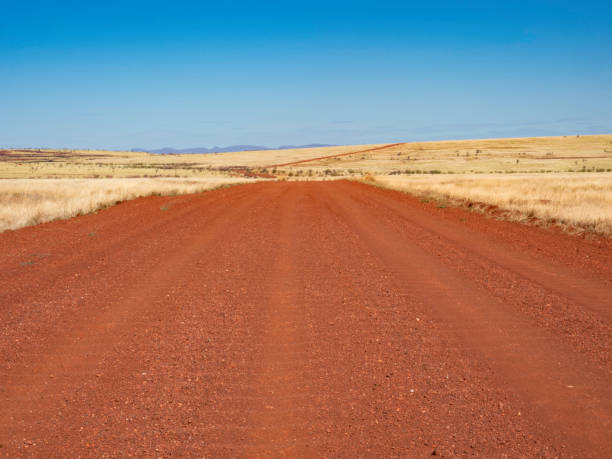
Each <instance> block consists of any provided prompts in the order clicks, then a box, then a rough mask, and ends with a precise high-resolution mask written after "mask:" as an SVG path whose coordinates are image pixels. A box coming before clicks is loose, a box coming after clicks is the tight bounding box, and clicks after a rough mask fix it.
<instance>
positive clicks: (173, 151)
mask: <svg viewBox="0 0 612 459" xmlns="http://www.w3.org/2000/svg"><path fill="white" fill-rule="evenodd" d="M333 146H334V145H329V144H322V143H311V144H308V145H280V146H279V147H276V148H273V147H265V146H261V145H229V146H227V147H217V146H215V147H211V148H206V147H193V148H172V147H164V148H158V149H155V150H148V149H146V148H132V149H131V150H130V151H133V152H139V151H144V152H147V153H154V154H160V155H183V154H202V153H229V152H233V151H257V150H294V149H297V148H319V147H333Z"/></svg>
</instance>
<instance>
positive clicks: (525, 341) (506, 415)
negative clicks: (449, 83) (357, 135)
mask: <svg viewBox="0 0 612 459" xmlns="http://www.w3.org/2000/svg"><path fill="white" fill-rule="evenodd" d="M162 209H167V210H162ZM0 253H1V254H0V266H1V268H2V269H1V270H0V305H1V307H0V402H1V406H2V409H1V410H0V446H1V447H0V455H5V456H7V457H15V456H38V457H60V456H63V457H76V456H105V455H109V456H125V455H128V454H134V455H146V456H154V455H155V456H169V455H174V456H196V455H198V456H199V457H202V456H212V457H218V456H236V455H243V456H244V455H247V456H268V455H288V456H301V457H309V456H344V457H356V456H377V457H380V456H421V455H429V454H432V453H434V452H435V453H436V454H438V455H443V456H455V455H480V456H501V455H510V456H536V455H542V456H559V455H561V456H572V455H576V456H593V457H602V456H609V455H610V450H611V448H612V436H611V435H610V431H611V428H612V426H611V425H610V421H611V416H612V386H611V384H610V374H611V372H612V360H611V358H610V357H611V353H610V343H612V339H611V338H612V329H611V327H610V325H611V310H610V305H611V304H612V244H611V242H610V240H609V239H588V238H583V239H580V238H577V237H573V236H568V235H564V234H561V233H557V232H552V231H547V230H544V229H541V228H535V227H529V226H521V225H519V224H515V223H508V222H499V221H494V220H491V219H486V218H484V217H482V216H481V215H478V214H475V213H470V212H469V211H467V210H463V209H450V208H446V209H438V208H437V207H435V206H434V205H432V204H424V203H421V202H419V201H418V200H417V199H414V198H411V197H409V196H406V195H403V194H400V193H397V192H392V191H388V190H382V189H377V188H373V187H369V186H367V185H362V184H357V183H352V182H305V183H300V182H291V183H286V182H278V183H258V184H250V185H243V186H236V187H232V188H229V189H223V190H217V191H212V192H208V193H204V194H200V195H189V196H182V197H171V198H160V197H151V198H144V199H138V200H134V201H130V202H127V203H123V204H120V205H118V206H115V207H113V208H109V209H106V210H104V211H101V212H99V213H97V214H94V215H89V216H84V217H79V218H75V219H72V220H68V221H63V222H54V223H49V224H44V225H39V226H36V227H31V228H25V229H22V230H19V231H13V232H10V231H9V232H5V233H3V234H0Z"/></svg>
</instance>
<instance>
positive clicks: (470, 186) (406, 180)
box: [368, 173, 612, 234]
mask: <svg viewBox="0 0 612 459" xmlns="http://www.w3.org/2000/svg"><path fill="white" fill-rule="evenodd" d="M368 182H369V183H374V184H377V185H380V186H383V187H388V188H392V189H397V190H401V191H406V192H409V193H411V194H415V195H417V196H421V199H422V200H423V201H424V202H427V201H428V200H431V199H435V200H436V201H437V202H439V203H441V204H442V205H445V206H446V205H447V203H452V204H455V205H461V206H468V207H470V208H471V209H474V210H481V211H486V210H490V208H491V206H496V207H497V208H498V209H499V210H500V211H501V213H498V214H497V216H498V217H501V218H504V219H511V220H518V221H526V220H529V219H530V217H535V218H537V219H539V220H541V221H543V222H551V223H555V224H559V225H561V226H565V227H568V228H573V229H578V230H589V231H593V232H596V233H600V234H612V175H609V174H597V173H595V174H593V173H591V174H578V175H576V174H553V175H539V174H537V175H536V174H529V175H525V174H513V175H512V176H501V175H495V174H479V175H477V176H476V175H454V176H452V177H451V176H436V177H425V176H421V177H415V176H411V177H410V176H404V177H401V176H400V177H389V176H377V177H369V179H368Z"/></svg>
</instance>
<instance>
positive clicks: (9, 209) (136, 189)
mask: <svg viewBox="0 0 612 459" xmlns="http://www.w3.org/2000/svg"><path fill="white" fill-rule="evenodd" d="M247 181H249V180H248V179H240V178H225V177H219V178H207V179H169V178H158V179H98V180H91V179H8V180H0V232H1V231H5V230H8V229H17V228H21V227H24V226H30V225H36V224H38V223H43V222H48V221H51V220H58V219H65V218H70V217H74V216H76V215H83V214H87V213H91V212H95V211H96V210H99V209H102V208H104V207H108V206H111V205H114V204H116V203H118V202H121V201H126V200H129V199H134V198H139V197H143V196H151V195H162V196H172V195H178V194H186V193H197V192H201V191H205V190H211V189H214V188H218V187H221V186H224V185H230V184H236V183H244V182H247Z"/></svg>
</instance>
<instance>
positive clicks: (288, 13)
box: [0, 0, 612, 149]
mask: <svg viewBox="0 0 612 459" xmlns="http://www.w3.org/2000/svg"><path fill="white" fill-rule="evenodd" d="M0 13H1V14H0V102H1V103H2V107H3V109H2V111H1V112H0V148H1V147H52V148H61V147H66V148H108V149H128V148H133V147H142V148H147V149H152V148H160V147H165V146H171V147H175V148H186V147H197V146H205V147H211V146H214V145H219V146H225V145H232V144H255V145H267V146H277V145H282V144H295V145H297V144H307V143H328V144H364V143H383V142H396V141H411V140H438V139H455V138H457V139H459V138H483V137H515V136H540V135H569V134H603V133H612V20H611V18H612V2H609V1H608V2H603V1H602V2H595V1H588V0H586V1H583V2H575V1H562V0H557V1H532V2H524V1H506V2H489V1H487V2H485V1H455V2H450V1H432V2H427V5H425V2H388V1H379V2H361V1H352V2H322V1H312V2H300V3H296V2H261V3H257V2H243V1H235V2H224V3H223V4H221V2H196V1H187V2H186V1H173V2H165V1H164V2H162V1H147V2H144V1H135V2H130V1H105V2H80V1H28V2H7V1H2V2H1V3H0Z"/></svg>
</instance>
